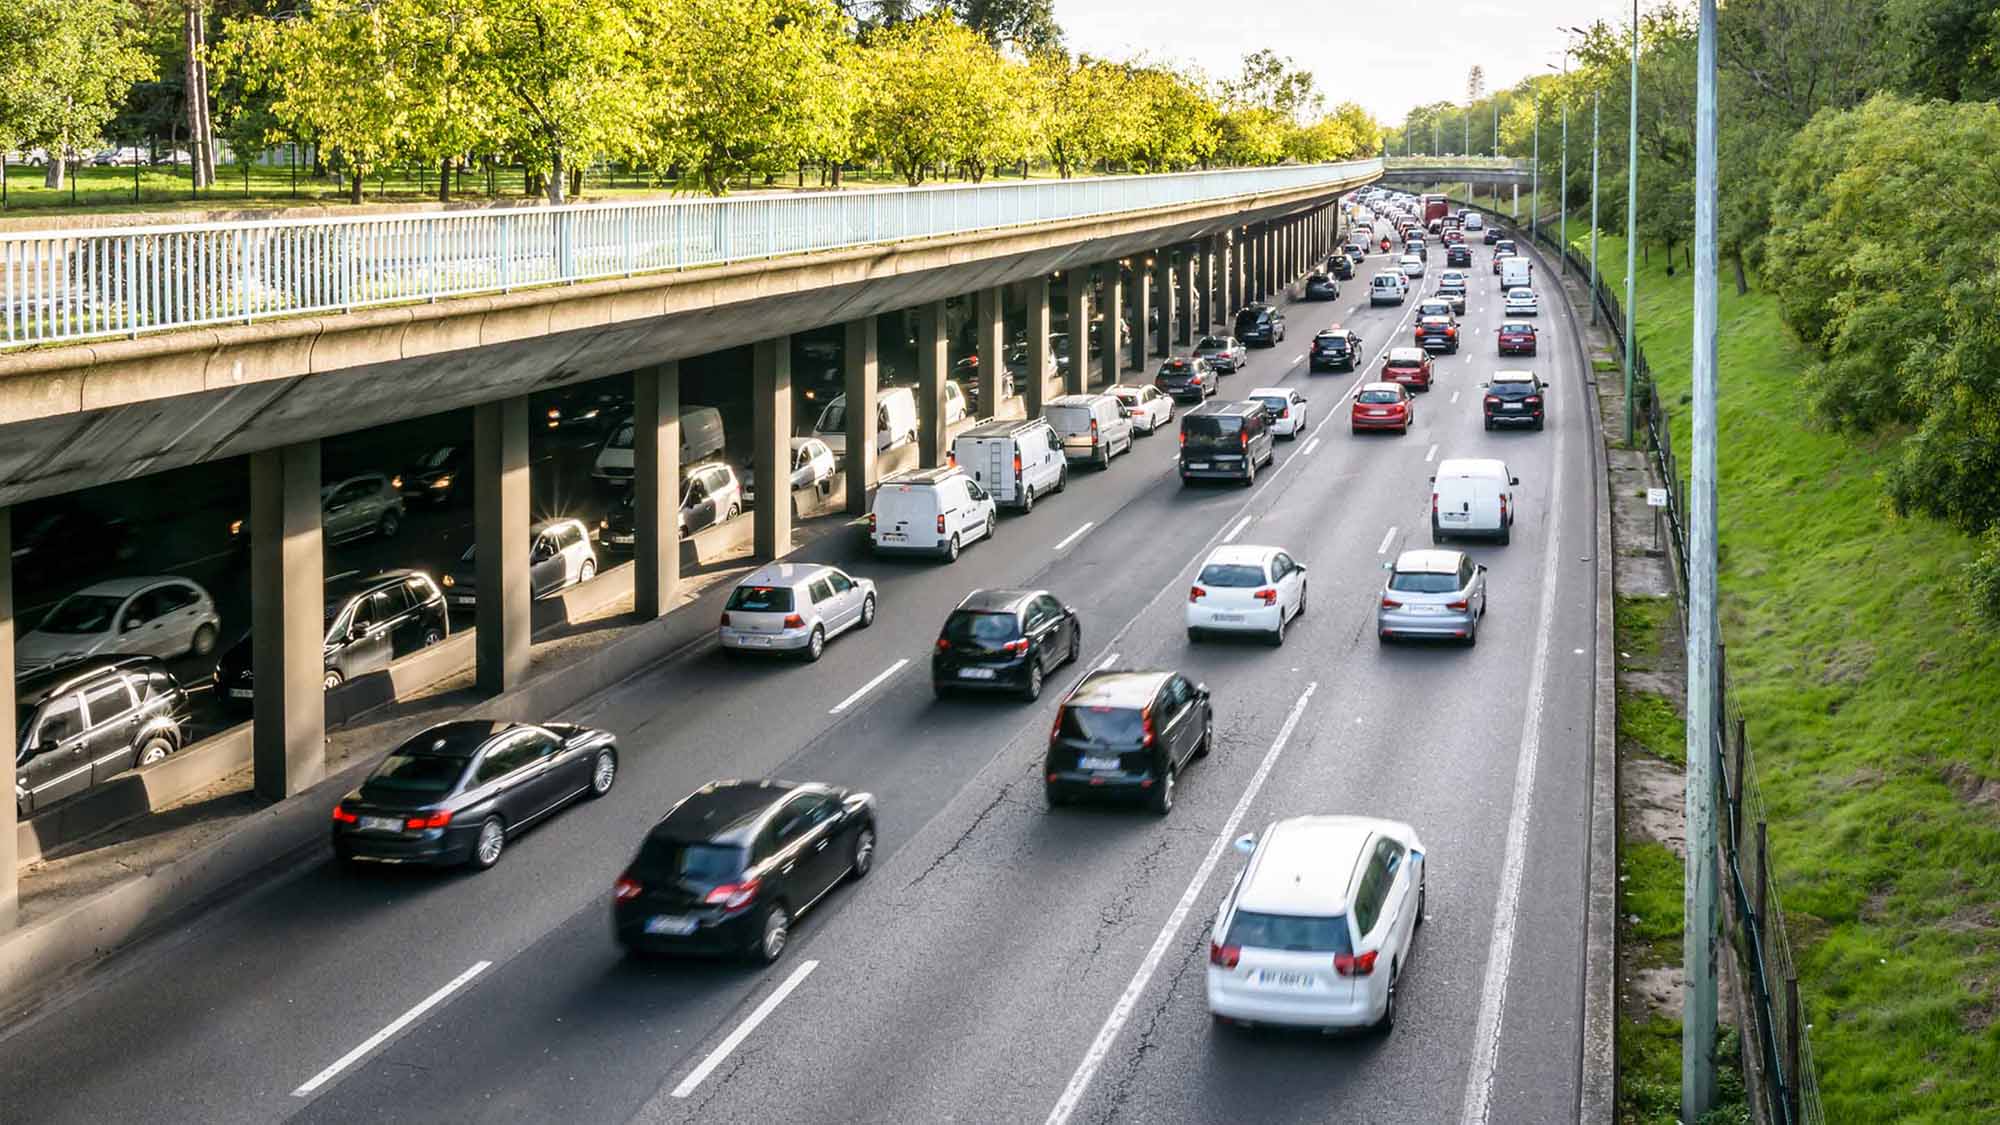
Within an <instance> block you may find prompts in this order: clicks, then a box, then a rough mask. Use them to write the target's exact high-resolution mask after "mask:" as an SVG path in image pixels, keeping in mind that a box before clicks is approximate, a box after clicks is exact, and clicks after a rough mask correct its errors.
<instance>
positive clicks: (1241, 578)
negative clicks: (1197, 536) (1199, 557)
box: [1195, 563, 1264, 589]
mask: <svg viewBox="0 0 2000 1125" xmlns="http://www.w3.org/2000/svg"><path fill="white" fill-rule="evenodd" d="M1195 581H1196V582H1199V583H1200V584H1202V585H1203V586H1218V587H1222V588H1225V589H1227V588H1232V587H1238V586H1261V585H1263V584H1264V568H1263V567H1261V566H1252V565H1250V564H1249V563H1209V564H1208V565H1207V566H1205V567H1202V568H1201V575H1200V577H1198V578H1196V579H1195Z"/></svg>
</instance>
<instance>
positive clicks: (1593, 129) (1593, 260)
mask: <svg viewBox="0 0 2000 1125" xmlns="http://www.w3.org/2000/svg"><path fill="white" fill-rule="evenodd" d="M1563 30H1564V31H1567V32H1570V33H1571V34H1573V35H1581V36H1584V37H1585V38H1588V37H1589V36H1590V32H1588V31H1585V30H1584V29H1582V28H1580V27H1565V28H1563ZM1598 93H1599V91H1598V89H1597V84H1596V83H1595V82H1593V83H1591V87H1590V323H1592V324H1596V323H1597V102H1598Z"/></svg>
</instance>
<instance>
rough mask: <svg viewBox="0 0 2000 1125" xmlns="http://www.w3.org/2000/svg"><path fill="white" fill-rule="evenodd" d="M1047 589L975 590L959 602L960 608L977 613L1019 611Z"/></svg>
mask: <svg viewBox="0 0 2000 1125" xmlns="http://www.w3.org/2000/svg"><path fill="white" fill-rule="evenodd" d="M1046 593H1048V591H1047V590H974V591H973V592H971V593H970V594H967V595H965V598H964V599H963V600H962V601H960V602H959V603H958V608H959V609H964V610H970V611H972V612H975V613H1009V612H1012V613H1019V612H1020V611H1021V609H1022V607H1023V606H1026V605H1027V604H1028V602H1030V601H1032V600H1034V599H1035V598H1039V597H1041V596H1042V595H1043V594H1046Z"/></svg>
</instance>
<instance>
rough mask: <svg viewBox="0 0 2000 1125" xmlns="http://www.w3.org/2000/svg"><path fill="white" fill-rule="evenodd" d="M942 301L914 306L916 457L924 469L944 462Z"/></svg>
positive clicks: (945, 361) (946, 364)
mask: <svg viewBox="0 0 2000 1125" xmlns="http://www.w3.org/2000/svg"><path fill="white" fill-rule="evenodd" d="M945 343H946V336H945V312H944V302H943V301H930V302H927V303H925V304H922V305H919V306H917V458H918V463H919V464H921V465H922V466H923V467H924V468H926V469H935V468H937V467H938V466H939V465H942V464H944V455H945V450H946V449H947V448H948V445H947V443H946V441H945V424H944V379H945V372H946V370H947V369H948V367H949V365H950V362H951V361H950V358H949V356H948V355H947V353H946V351H945Z"/></svg>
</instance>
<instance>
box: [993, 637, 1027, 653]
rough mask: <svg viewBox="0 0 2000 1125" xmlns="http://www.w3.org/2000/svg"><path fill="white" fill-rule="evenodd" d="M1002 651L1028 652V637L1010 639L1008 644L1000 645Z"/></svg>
mask: <svg viewBox="0 0 2000 1125" xmlns="http://www.w3.org/2000/svg"><path fill="white" fill-rule="evenodd" d="M1000 651H1002V652H1026V651H1028V638H1026V637H1022V638H1021V639H1020V640H1016V641H1008V642H1007V643H1006V644H1004V645H1001V646H1000Z"/></svg>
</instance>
